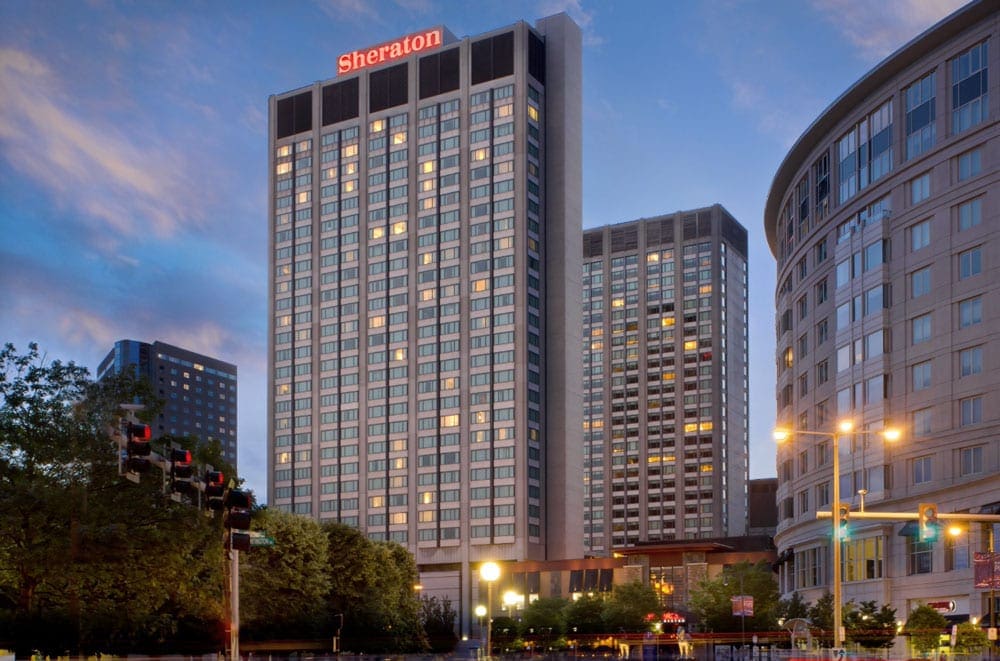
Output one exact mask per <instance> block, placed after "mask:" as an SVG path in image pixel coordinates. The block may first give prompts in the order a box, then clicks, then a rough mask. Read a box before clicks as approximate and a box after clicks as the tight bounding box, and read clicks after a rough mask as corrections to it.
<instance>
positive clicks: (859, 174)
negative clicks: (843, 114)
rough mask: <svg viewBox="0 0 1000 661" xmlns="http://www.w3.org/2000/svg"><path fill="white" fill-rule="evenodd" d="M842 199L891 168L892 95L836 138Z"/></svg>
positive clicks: (844, 200)
mask: <svg viewBox="0 0 1000 661" xmlns="http://www.w3.org/2000/svg"><path fill="white" fill-rule="evenodd" d="M837 155H838V161H839V169H840V199H839V201H840V202H841V203H843V202H846V201H847V200H849V199H851V198H852V197H854V195H856V194H857V193H858V191H860V190H862V189H863V188H865V187H866V186H868V185H869V184H871V183H873V182H875V181H878V180H879V179H881V178H882V177H883V176H885V175H886V174H887V173H888V172H889V171H890V170H891V169H892V99H890V100H888V101H886V102H885V103H884V104H882V105H881V106H879V107H878V108H877V109H876V110H875V111H874V112H873V113H872V114H870V115H868V116H867V117H865V118H864V119H862V120H861V121H860V122H859V123H858V124H856V125H855V126H854V127H853V128H852V129H851V130H850V131H848V132H847V133H846V134H845V135H844V136H843V137H842V138H841V139H840V140H838V141H837Z"/></svg>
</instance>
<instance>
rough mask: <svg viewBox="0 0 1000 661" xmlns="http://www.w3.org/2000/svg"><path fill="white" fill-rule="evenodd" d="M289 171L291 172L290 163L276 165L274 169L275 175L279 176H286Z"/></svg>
mask: <svg viewBox="0 0 1000 661" xmlns="http://www.w3.org/2000/svg"><path fill="white" fill-rule="evenodd" d="M291 171H292V164H291V163H290V162H289V163H278V164H277V165H276V166H275V167H274V172H275V174H279V175H281V174H288V173H289V172H291Z"/></svg>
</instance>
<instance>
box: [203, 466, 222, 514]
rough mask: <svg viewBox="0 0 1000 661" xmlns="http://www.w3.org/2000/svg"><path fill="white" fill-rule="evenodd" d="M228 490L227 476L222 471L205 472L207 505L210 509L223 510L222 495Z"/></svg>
mask: <svg viewBox="0 0 1000 661" xmlns="http://www.w3.org/2000/svg"><path fill="white" fill-rule="evenodd" d="M225 490H226V476H225V475H223V474H222V471H206V472H205V505H206V506H207V507H208V509H210V510H216V511H218V510H221V509H222V507H223V505H222V496H223V494H224V493H225Z"/></svg>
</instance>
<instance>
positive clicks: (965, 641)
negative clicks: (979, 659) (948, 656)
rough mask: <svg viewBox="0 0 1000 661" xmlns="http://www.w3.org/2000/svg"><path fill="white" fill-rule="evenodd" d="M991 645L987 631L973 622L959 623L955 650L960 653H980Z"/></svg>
mask: <svg viewBox="0 0 1000 661" xmlns="http://www.w3.org/2000/svg"><path fill="white" fill-rule="evenodd" d="M989 646H990V640H989V638H988V637H987V636H986V632H985V631H983V630H982V629H981V628H980V627H978V626H976V625H975V624H973V623H972V622H962V623H961V624H959V625H958V633H957V635H956V636H955V652H957V653H958V654H979V653H981V652H982V651H983V650H985V649H986V648H987V647H989Z"/></svg>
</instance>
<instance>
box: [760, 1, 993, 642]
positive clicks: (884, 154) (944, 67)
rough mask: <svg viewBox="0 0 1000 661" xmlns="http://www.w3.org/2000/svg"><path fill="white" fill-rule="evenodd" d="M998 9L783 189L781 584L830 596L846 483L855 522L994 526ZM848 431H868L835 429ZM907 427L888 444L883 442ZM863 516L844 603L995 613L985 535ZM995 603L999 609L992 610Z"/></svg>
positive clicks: (850, 102) (817, 126) (776, 204)
mask: <svg viewBox="0 0 1000 661" xmlns="http://www.w3.org/2000/svg"><path fill="white" fill-rule="evenodd" d="M998 46H1000V12H998V5H997V4H996V3H995V2H973V3H970V4H969V5H966V6H965V7H964V8H962V9H961V10H959V11H957V12H956V13H954V14H952V15H951V16H949V17H948V18H946V19H944V20H943V21H941V22H940V23H938V24H937V25H935V26H934V27H932V28H931V29H929V30H927V31H926V32H924V33H923V34H921V35H920V36H918V37H917V38H915V39H914V40H913V41H911V42H910V43H908V44H906V45H905V46H903V47H902V48H901V49H900V50H898V51H897V52H895V53H893V54H892V55H890V56H889V57H888V58H886V59H885V60H884V61H882V62H881V63H880V64H879V65H877V66H876V67H875V68H874V69H873V70H872V71H870V72H869V73H868V74H867V75H865V77H863V78H862V79H861V80H859V81H858V82H857V83H855V84H854V85H853V86H852V87H851V88H850V89H848V90H847V91H846V92H844V93H843V94H842V95H841V96H840V97H839V98H838V99H837V100H836V101H834V102H833V104H831V105H830V106H829V107H828V108H827V109H826V110H825V111H824V112H823V113H822V114H821V115H820V116H819V117H818V118H817V119H816V120H815V121H814V122H813V124H812V125H811V126H810V127H809V128H808V129H807V130H806V132H805V133H804V134H803V135H802V137H801V138H799V140H798V141H797V142H796V143H795V145H794V146H793V147H792V148H791V150H790V151H789V153H788V155H787V156H786V157H785V160H784V162H783V163H782V164H781V166H780V168H779V169H778V171H777V174H776V175H775V177H774V181H773V183H772V186H771V190H770V194H769V196H768V200H767V205H766V210H765V217H764V227H765V230H766V233H767V239H768V242H769V245H770V248H771V251H772V253H773V254H774V257H775V259H776V260H777V291H776V292H775V303H776V311H777V323H776V329H775V331H776V337H777V355H776V362H777V392H776V399H777V419H778V423H779V425H780V426H782V427H786V428H790V429H798V430H804V431H812V432H821V433H826V434H830V435H831V436H827V437H824V436H820V435H804V434H798V435H793V438H792V439H791V442H790V443H786V444H783V445H782V446H780V447H779V450H778V457H777V469H778V480H779V486H778V492H777V498H778V507H779V511H778V527H777V534H776V536H775V543H776V545H777V547H778V553H779V562H780V565H779V566H780V570H779V581H780V586H781V592H782V594H783V595H784V596H785V597H788V596H790V595H791V594H792V593H795V592H797V593H799V594H800V595H801V596H802V597H803V598H804V599H805V600H806V601H809V602H814V601H815V600H816V599H818V598H819V597H821V596H822V595H823V594H824V593H825V592H827V591H830V590H831V576H832V566H831V561H832V558H833V552H832V550H833V547H832V542H831V538H832V535H831V524H830V520H829V519H826V520H820V521H817V516H816V515H817V512H818V511H830V510H831V507H835V506H836V504H835V503H832V502H831V501H832V488H831V486H832V481H833V480H836V479H839V481H840V482H839V487H840V493H841V501H842V502H846V503H848V504H849V506H850V507H851V511H852V512H858V511H859V510H864V511H865V512H868V513H872V512H880V511H881V512H909V513H916V511H917V509H918V506H919V504H921V503H932V504H936V505H937V506H938V508H939V511H940V512H942V513H953V512H962V513H968V514H996V513H998V512H1000V478H998V475H1000V414H998V412H1000V344H998V342H1000V340H998V330H1000V315H998V311H1000V290H998V289H997V287H996V283H997V281H998V277H1000V225H998V222H1000V217H998V216H1000V196H998V190H1000V189H998V183H1000V168H998V163H1000V138H998V131H997V117H998V116H1000V94H998V88H997V83H996V80H997V76H996V75H995V73H994V75H993V77H992V78H990V77H989V76H988V74H989V72H990V71H991V70H992V71H993V72H996V71H997V70H1000V47H998ZM845 419H846V420H851V421H852V422H853V423H854V427H855V429H858V430H861V431H863V432H866V433H863V434H846V435H844V436H843V437H842V438H841V439H840V449H841V456H840V457H839V459H840V467H841V471H840V473H841V474H840V475H839V476H836V475H834V474H833V466H832V463H833V462H832V460H833V457H832V454H831V452H832V443H831V441H832V432H833V431H834V429H835V424H836V423H837V422H838V421H840V420H845ZM890 426H891V427H896V428H899V429H900V430H901V431H902V438H901V439H900V440H899V441H897V442H895V443H890V442H888V441H884V440H883V437H882V436H881V435H880V434H878V433H877V432H878V431H880V430H882V429H884V428H887V427H890ZM848 520H849V529H850V537H849V540H847V541H843V542H838V543H840V544H841V549H842V554H841V556H842V576H843V587H844V591H843V595H844V601H845V602H846V601H848V600H852V599H853V600H854V601H855V602H859V601H862V600H874V601H876V602H877V603H879V604H889V605H890V606H892V607H893V608H895V609H896V612H897V616H898V617H899V619H901V620H905V619H906V615H907V613H908V612H909V611H910V610H912V608H914V607H915V606H917V605H919V604H930V605H932V606H933V607H934V608H936V609H938V610H940V611H941V612H942V613H944V614H945V615H946V616H948V617H949V618H950V619H952V620H953V621H955V622H959V621H966V620H969V619H970V618H978V619H979V620H980V621H982V622H986V621H988V619H989V614H990V611H991V609H990V603H989V602H990V599H989V596H990V591H989V589H987V588H985V587H975V581H974V569H973V564H974V562H973V561H974V554H975V553H976V552H981V551H986V550H987V547H988V546H989V544H990V540H991V539H993V538H996V533H997V532H1000V531H998V530H997V529H996V528H994V527H993V526H992V525H987V524H985V523H983V522H971V523H968V524H966V525H965V526H964V527H963V528H961V529H958V530H956V531H954V533H955V534H954V535H951V534H945V533H944V531H942V532H941V534H940V535H939V537H938V539H937V540H934V541H928V540H922V539H921V537H920V535H919V531H918V526H917V525H916V523H915V522H913V521H904V520H899V519H892V518H891V517H890V518H886V519H881V520H879V519H874V520H873V519H867V518H866V519H860V518H854V519H851V518H850V516H849V518H848ZM995 610H996V603H995V602H994V604H993V611H994V612H995Z"/></svg>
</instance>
